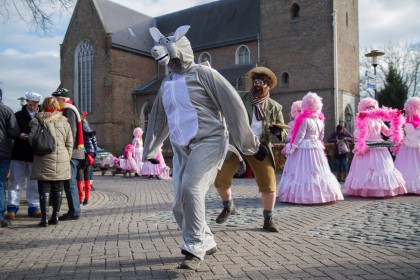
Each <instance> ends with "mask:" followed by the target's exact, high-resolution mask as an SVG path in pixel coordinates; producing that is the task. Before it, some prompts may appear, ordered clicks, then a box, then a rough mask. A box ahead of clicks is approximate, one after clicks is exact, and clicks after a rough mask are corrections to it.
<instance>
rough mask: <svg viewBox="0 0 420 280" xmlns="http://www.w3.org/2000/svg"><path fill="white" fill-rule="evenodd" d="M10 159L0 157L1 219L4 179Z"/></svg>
mask: <svg viewBox="0 0 420 280" xmlns="http://www.w3.org/2000/svg"><path fill="white" fill-rule="evenodd" d="M9 163H10V160H8V159H0V219H3V217H4V212H6V180H7V171H8V170H9Z"/></svg>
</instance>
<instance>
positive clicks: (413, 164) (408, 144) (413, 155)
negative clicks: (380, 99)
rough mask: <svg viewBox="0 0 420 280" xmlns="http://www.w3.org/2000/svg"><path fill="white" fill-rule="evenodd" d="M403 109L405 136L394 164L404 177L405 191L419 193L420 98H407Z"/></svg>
mask: <svg viewBox="0 0 420 280" xmlns="http://www.w3.org/2000/svg"><path fill="white" fill-rule="evenodd" d="M404 110H405V113H406V123H405V125H404V132H405V137H404V141H403V143H402V145H401V147H400V149H399V151H398V153H397V157H396V159H395V162H394V164H395V167H396V168H397V169H398V170H399V171H400V172H401V174H402V175H403V177H404V180H405V183H406V185H405V187H406V188H407V192H408V193H412V194H420V98H419V97H411V98H409V99H408V100H407V101H406V102H405V105H404Z"/></svg>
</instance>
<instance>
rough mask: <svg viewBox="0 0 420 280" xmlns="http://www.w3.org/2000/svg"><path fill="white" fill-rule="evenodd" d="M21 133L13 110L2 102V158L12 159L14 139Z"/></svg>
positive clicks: (0, 135) (0, 120)
mask: <svg viewBox="0 0 420 280" xmlns="http://www.w3.org/2000/svg"><path fill="white" fill-rule="evenodd" d="M19 135H20V131H19V126H18V124H17V121H16V117H15V114H14V113H13V110H12V109H11V108H10V107H8V106H6V105H4V104H3V103H1V102H0V159H10V155H11V152H12V146H13V139H14V140H16V139H18V138H19Z"/></svg>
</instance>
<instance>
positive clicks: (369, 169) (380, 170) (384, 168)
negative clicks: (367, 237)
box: [344, 98, 407, 197]
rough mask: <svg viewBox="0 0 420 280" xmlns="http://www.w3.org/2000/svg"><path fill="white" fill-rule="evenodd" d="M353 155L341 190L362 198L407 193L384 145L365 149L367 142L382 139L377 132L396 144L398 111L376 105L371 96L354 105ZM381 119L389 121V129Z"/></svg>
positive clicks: (400, 137) (400, 124) (402, 179)
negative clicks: (343, 189) (354, 143)
mask: <svg viewBox="0 0 420 280" xmlns="http://www.w3.org/2000/svg"><path fill="white" fill-rule="evenodd" d="M358 110H359V113H358V114H357V117H356V130H355V133H354V135H355V138H356V140H357V142H356V145H355V148H354V150H353V151H354V157H353V160H352V163H351V166H350V172H349V174H348V176H347V179H346V182H345V184H344V186H345V193H346V194H348V195H355V196H363V197H385V196H395V195H399V194H405V193H407V190H406V188H405V181H404V178H403V176H402V174H401V172H399V171H398V170H397V169H396V168H395V167H394V162H393V161H392V157H391V154H390V152H389V150H388V148H387V147H379V148H368V146H367V144H369V142H372V141H374V142H375V143H378V142H379V143H380V142H383V139H382V136H381V133H382V134H384V135H385V136H391V139H392V140H394V142H395V143H397V144H398V142H399V141H400V140H399V139H402V130H401V127H402V124H403V119H402V116H400V112H399V111H398V110H393V109H389V108H378V102H377V101H376V100H375V99H373V98H364V99H362V100H360V102H359V105H358ZM384 121H389V122H390V123H391V129H390V128H388V127H387V126H386V125H385V123H384Z"/></svg>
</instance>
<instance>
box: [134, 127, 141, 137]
mask: <svg viewBox="0 0 420 280" xmlns="http://www.w3.org/2000/svg"><path fill="white" fill-rule="evenodd" d="M141 134H143V129H141V128H140V127H136V128H135V129H134V130H133V135H134V136H137V135H141Z"/></svg>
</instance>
